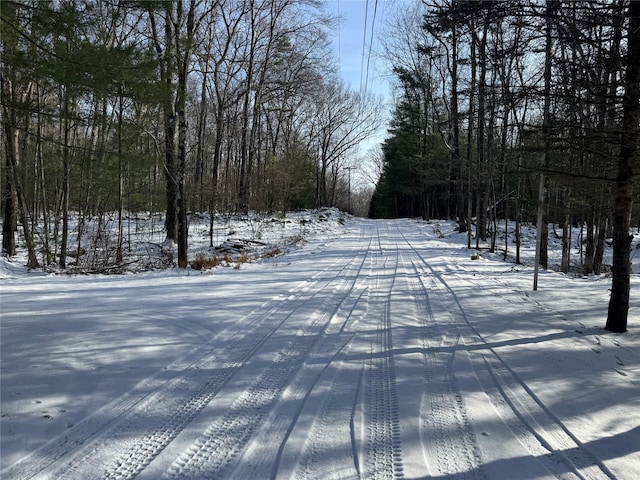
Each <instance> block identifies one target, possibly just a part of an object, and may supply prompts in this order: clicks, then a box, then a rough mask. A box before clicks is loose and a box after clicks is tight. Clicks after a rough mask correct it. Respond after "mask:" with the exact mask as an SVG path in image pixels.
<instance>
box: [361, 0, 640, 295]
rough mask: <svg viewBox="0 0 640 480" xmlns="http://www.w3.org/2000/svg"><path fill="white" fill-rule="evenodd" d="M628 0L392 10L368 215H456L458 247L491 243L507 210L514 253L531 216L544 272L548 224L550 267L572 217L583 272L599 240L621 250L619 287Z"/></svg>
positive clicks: (631, 23)
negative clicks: (385, 99)
mask: <svg viewBox="0 0 640 480" xmlns="http://www.w3.org/2000/svg"><path fill="white" fill-rule="evenodd" d="M637 3H638V2H629V1H623V0H616V1H566V2H561V1H550V0H548V1H546V2H545V1H500V0H497V1H454V0H441V1H436V0H424V1H423V2H421V3H420V4H416V5H415V6H414V8H412V9H407V10H404V11H402V12H399V15H398V16H397V17H396V18H395V19H394V21H393V22H391V26H390V29H389V32H388V35H387V36H386V37H385V38H386V44H385V48H386V55H387V58H388V60H389V62H390V63H391V64H392V65H393V72H394V74H395V78H396V85H397V98H396V103H395V111H394V116H393V122H392V126H391V128H390V131H389V134H390V135H389V138H388V139H387V140H386V142H385V143H384V145H383V147H382V152H383V171H382V175H381V178H380V181H379V182H378V184H377V187H376V191H375V193H374V196H373V199H372V202H371V206H370V216H372V217H397V216H411V217H413V216H422V217H425V218H428V217H437V218H442V217H448V218H457V219H458V221H459V224H460V231H461V232H465V231H466V232H467V234H468V237H467V238H468V246H469V247H470V248H471V247H473V246H475V248H478V247H479V246H482V247H488V248H490V249H491V251H495V250H496V249H497V248H498V247H499V245H497V243H498V238H497V232H498V229H497V228H496V222H498V219H506V218H508V219H512V220H515V222H516V232H515V233H516V239H517V241H516V246H515V247H516V250H515V252H516V259H517V261H519V246H520V242H519V239H520V225H521V222H523V221H528V222H536V223H539V224H540V227H541V230H542V231H541V232H540V233H541V235H540V237H541V239H542V245H541V248H540V258H539V260H540V262H539V263H540V264H541V265H542V266H543V267H544V268H546V267H547V254H546V252H547V248H546V239H547V238H548V233H547V231H546V228H545V226H546V225H548V224H549V223H552V224H554V225H557V234H558V235H559V236H561V237H562V239H563V256H562V265H561V268H562V271H564V272H567V271H568V270H569V266H570V243H569V238H570V230H571V228H572V226H578V225H581V226H584V229H585V254H584V261H583V266H582V269H583V273H584V274H590V273H596V274H599V273H601V272H602V271H603V263H602V262H603V252H604V246H605V241H606V239H608V238H609V239H610V238H612V237H613V238H614V247H615V246H616V242H617V246H618V249H617V251H618V252H622V253H623V254H624V251H626V255H627V256H626V259H625V258H624V257H620V258H618V265H617V266H616V260H615V258H614V284H615V275H616V273H618V274H621V275H622V277H621V279H622V280H624V278H626V280H625V281H626V289H627V290H626V291H627V293H628V285H629V283H628V274H629V256H628V252H629V244H630V239H629V238H628V236H629V226H630V222H629V219H630V218H631V217H633V220H634V223H635V225H636V226H638V225H640V209H639V208H638V206H637V205H638V203H637V200H638V192H637V190H635V191H634V190H633V177H634V175H637V172H638V170H637V169H638V159H637V155H635V157H634V153H633V152H634V151H635V149H636V148H637V142H638V128H639V125H638V88H639V87H638V69H639V67H638V64H639V63H640V57H639V56H638V48H639V47H638V44H637V42H638V32H637V30H638V5H637ZM634 42H635V43H634ZM625 142H626V143H625ZM621 145H622V149H621ZM625 145H626V147H625ZM625 148H626V150H625ZM634 199H635V200H636V203H635V205H636V207H635V209H634V210H632V200H634ZM538 215H540V216H539V217H538ZM537 218H540V221H537ZM616 227H617V232H618V233H616ZM474 244H475V245H474ZM506 248H507V245H504V249H505V254H506ZM614 256H615V254H614ZM614 290H615V289H614ZM612 299H613V297H612ZM612 301H613V300H612ZM625 301H626V302H627V304H628V296H627V297H626V300H625V298H624V296H623V297H622V298H617V300H616V302H622V303H621V307H622V308H623V307H624V302H625Z"/></svg>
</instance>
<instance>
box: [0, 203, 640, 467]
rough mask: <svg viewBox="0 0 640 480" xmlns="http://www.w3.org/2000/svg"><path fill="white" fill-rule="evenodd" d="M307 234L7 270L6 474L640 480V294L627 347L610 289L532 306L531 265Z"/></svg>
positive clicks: (352, 236)
mask: <svg viewBox="0 0 640 480" xmlns="http://www.w3.org/2000/svg"><path fill="white" fill-rule="evenodd" d="M301 215H302V216H300V215H299V216H292V217H290V219H289V220H288V221H287V220H285V219H280V221H276V220H274V221H270V222H269V223H267V222H264V223H254V224H251V225H249V224H247V222H245V226H244V227H241V226H238V225H236V226H233V234H234V235H235V236H236V237H237V238H249V236H250V233H251V235H253V236H252V238H253V239H256V238H258V236H257V235H256V232H259V238H260V241H261V242H264V243H265V244H266V245H265V246H264V249H263V251H271V252H273V251H274V248H273V246H274V245H279V249H280V250H282V251H283V252H284V253H283V254H281V255H277V256H270V255H266V254H263V255H262V258H260V259H259V260H254V261H251V262H247V263H241V262H239V261H235V260H233V259H232V258H229V259H228V261H226V262H225V263H224V264H223V265H226V266H220V267H217V268H215V269H212V270H202V271H195V270H178V269H171V270H158V271H147V272H143V273H136V274H125V275H106V276H105V275H103V276H98V275H76V276H69V275H53V274H42V273H40V274H38V273H27V272H25V271H24V270H23V269H22V268H20V267H19V266H18V264H17V263H9V262H6V261H4V260H3V261H2V262H3V263H2V264H1V265H2V266H1V268H0V278H1V280H0V288H1V302H2V303H1V313H2V323H1V341H2V345H1V347H2V351H1V355H2V366H1V372H0V373H1V381H2V385H1V386H2V389H1V401H2V418H1V424H0V425H1V428H2V430H1V444H0V447H1V455H2V457H1V459H2V465H1V467H0V468H1V470H0V477H1V478H2V479H7V480H8V479H28V478H38V479H61V478H64V479H83V480H84V479H98V478H118V479H123V478H140V479H161V478H164V479H187V478H194V479H214V478H222V479H227V478H228V479H250V478H255V479H265V478H278V479H280V478H282V479H284V478H295V479H314V478H347V479H352V478H385V479H386V478H434V479H445V478H446V479H450V480H458V479H474V478H478V479H480V478H490V479H534V478H535V479H542V478H562V479H598V478H620V479H638V478H640V294H639V293H638V292H639V291H640V276H639V275H637V274H636V275H634V277H633V279H632V300H631V310H630V318H629V332H627V333H625V334H612V333H608V332H606V331H604V330H603V329H602V327H603V325H604V322H605V319H606V309H607V302H608V288H609V287H610V279H609V278H606V277H605V276H601V277H588V278H582V277H568V276H564V275H562V274H559V273H555V272H541V276H540V280H539V290H538V291H537V292H532V291H531V286H532V281H533V280H532V271H533V269H532V267H531V266H530V265H531V261H530V259H531V255H532V253H531V248H530V246H528V247H527V248H526V249H525V251H524V252H523V254H524V256H525V260H527V262H528V265H525V266H516V265H514V264H512V263H505V262H503V261H502V260H501V257H500V256H499V255H493V256H492V255H489V254H485V253H484V252H483V258H482V259H481V260H475V261H474V260H471V258H470V257H471V255H470V252H469V251H468V250H466V249H465V248H463V247H462V245H464V243H465V241H466V239H465V238H463V236H461V235H460V234H457V233H455V232H454V231H453V225H452V224H451V223H448V222H422V221H415V220H394V221H373V220H364V219H352V218H348V219H347V221H346V222H343V221H342V219H343V217H342V215H339V214H338V213H337V212H335V211H329V212H325V213H324V214H323V217H322V218H320V217H318V215H317V214H311V213H309V214H301ZM304 215H307V216H304ZM224 228H225V229H226V230H229V229H230V228H231V226H230V225H229V224H228V225H225V226H224ZM242 228H244V230H242ZM205 230H206V228H204V227H202V237H203V238H204V237H206V233H205ZM250 231H251V232H250ZM192 232H193V230H192ZM196 232H197V230H196ZM226 233H227V234H231V233H232V232H231V231H227V232H226ZM220 235H221V237H224V236H225V235H223V234H220ZM303 237H304V238H306V241H300V239H301V238H303ZM194 238H196V239H197V238H198V236H197V235H195V236H194ZM220 240H224V238H221V239H220ZM154 241H155V240H154ZM159 241H160V242H161V240H159ZM206 241H208V237H207V238H206ZM205 243H206V242H205ZM192 245H193V249H194V250H195V251H197V249H198V247H197V245H196V244H195V241H193V240H192ZM254 245H256V244H254ZM528 245H529V244H528ZM201 248H202V252H207V254H209V253H211V252H210V250H207V248H206V245H205V246H203V247H201ZM510 248H512V245H511V246H510ZM635 251H637V250H635ZM256 256H257V255H256ZM638 256H640V253H639V254H638ZM635 263H640V258H639V259H637V260H635Z"/></svg>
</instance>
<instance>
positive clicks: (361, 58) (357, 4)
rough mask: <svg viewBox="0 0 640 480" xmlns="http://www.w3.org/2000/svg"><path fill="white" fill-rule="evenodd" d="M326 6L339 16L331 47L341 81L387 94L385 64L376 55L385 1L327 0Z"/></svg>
mask: <svg viewBox="0 0 640 480" xmlns="http://www.w3.org/2000/svg"><path fill="white" fill-rule="evenodd" d="M327 6H328V9H329V11H330V12H332V13H334V14H336V15H339V16H340V17H341V18H342V21H341V23H340V27H339V29H338V31H337V32H336V35H335V37H334V48H335V51H336V56H337V57H338V58H339V60H340V68H341V72H342V76H343V78H344V79H345V81H346V82H347V83H349V84H351V86H352V87H353V88H354V89H356V90H360V91H362V90H365V89H366V91H367V92H368V93H375V94H379V95H383V96H385V97H388V96H389V85H388V82H387V80H386V78H385V67H384V65H383V64H382V62H381V60H380V59H379V58H378V56H377V52H378V51H379V41H378V38H379V32H380V30H381V28H382V25H383V21H384V16H385V10H386V9H387V8H389V7H388V4H387V1H385V0H377V1H376V0H330V1H328V2H327ZM365 22H366V23H365ZM372 28H373V38H372ZM367 66H368V68H367Z"/></svg>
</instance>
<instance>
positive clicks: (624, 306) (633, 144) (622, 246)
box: [606, 2, 640, 333]
mask: <svg viewBox="0 0 640 480" xmlns="http://www.w3.org/2000/svg"><path fill="white" fill-rule="evenodd" d="M628 16H629V33H628V41H627V60H626V66H627V72H626V85H625V95H624V101H623V112H624V113H623V119H622V139H621V148H620V157H619V159H618V177H617V179H616V185H615V193H614V207H613V269H612V281H611V298H610V300H609V311H608V315H607V323H606V329H607V330H610V331H612V332H620V333H621V332H626V331H627V317H628V314H629V292H630V283H631V261H630V254H631V240H632V238H633V236H632V235H630V234H629V229H630V226H631V209H632V206H633V185H634V171H635V170H637V168H638V163H639V162H638V158H637V155H636V153H637V152H636V150H637V144H638V136H639V125H638V124H639V121H640V2H631V3H630V5H629V10H628Z"/></svg>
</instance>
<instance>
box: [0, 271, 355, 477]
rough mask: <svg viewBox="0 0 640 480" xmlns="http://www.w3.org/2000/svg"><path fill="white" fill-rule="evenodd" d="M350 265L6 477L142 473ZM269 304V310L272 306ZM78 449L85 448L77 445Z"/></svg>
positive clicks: (294, 292) (326, 274)
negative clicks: (261, 347) (299, 312)
mask: <svg viewBox="0 0 640 480" xmlns="http://www.w3.org/2000/svg"><path fill="white" fill-rule="evenodd" d="M344 266H345V263H344V258H339V259H336V260H335V261H334V262H333V263H332V264H331V265H329V266H328V267H326V268H324V269H323V270H321V271H320V272H318V273H317V274H315V275H314V276H313V278H312V279H311V280H307V281H304V282H301V283H300V284H298V285H297V286H296V287H294V288H293V289H291V290H290V291H289V295H288V296H287V297H286V298H282V296H277V297H274V298H272V299H270V300H268V301H266V302H265V303H264V304H263V305H261V307H260V308H258V309H256V310H254V311H253V312H251V313H249V314H248V315H247V317H245V318H247V320H245V321H243V322H238V324H240V323H242V324H243V325H244V324H245V322H246V330H245V329H243V330H242V331H237V332H233V331H232V332H230V331H228V330H225V331H223V332H221V333H219V334H218V335H216V336H215V337H214V338H213V339H212V343H213V344H223V345H225V346H224V347H220V348H214V349H208V350H207V351H205V352H204V353H203V352H202V351H198V353H197V354H195V355H190V356H189V357H188V361H183V362H180V363H178V364H175V365H171V366H170V370H167V371H163V372H160V374H159V375H158V377H157V378H156V377H152V378H151V379H147V380H144V381H143V382H142V384H139V386H138V387H136V389H134V390H135V391H134V392H133V393H131V392H130V393H129V394H127V395H125V396H123V397H120V398H118V399H116V400H114V401H113V402H112V403H111V404H109V405H108V406H107V407H106V409H102V410H100V411H99V412H97V413H96V415H94V416H92V417H89V418H88V419H87V420H86V421H83V422H80V424H78V425H77V428H74V429H73V430H72V431H71V432H66V434H65V436H64V438H62V439H56V440H55V441H52V442H50V443H48V444H47V445H45V447H43V448H42V449H40V450H39V451H38V452H36V454H35V455H32V456H30V457H29V458H28V459H25V460H24V461H21V462H19V464H16V465H15V466H14V467H13V468H11V469H9V470H8V471H7V472H3V475H6V477H7V478H12V479H13V478H15V479H28V478H34V477H35V476H36V475H38V474H40V477H39V478H82V479H85V478H95V476H96V474H95V472H96V471H97V470H98V469H100V468H102V471H103V473H102V475H101V476H100V478H114V479H131V478H135V476H137V475H138V474H139V473H140V472H141V471H142V470H143V469H144V468H145V467H146V466H147V465H148V464H149V463H150V462H151V460H153V458H155V457H156V456H157V455H158V454H159V452H160V451H161V450H162V449H163V448H165V447H166V446H167V445H168V444H169V443H170V442H171V441H172V440H173V439H174V438H175V437H176V436H177V435H178V434H179V433H180V431H181V430H182V429H183V428H184V427H185V426H186V425H187V424H188V423H189V422H190V421H191V420H192V419H193V418H194V417H195V416H196V415H197V414H198V412H199V411H201V410H202V409H203V408H204V407H205V406H206V405H207V403H208V402H209V401H211V399H212V398H213V397H214V396H215V395H216V394H217V393H218V392H219V391H220V389H221V388H222V387H223V386H224V385H225V384H226V383H227V382H228V381H229V379H230V378H231V377H232V376H233V374H234V373H235V372H237V371H238V370H239V369H240V368H241V367H242V366H243V365H244V364H245V363H246V362H247V361H248V360H249V359H250V358H251V356H252V355H253V354H254V353H255V352H256V351H257V350H258V349H259V348H260V346H262V345H263V344H264V343H265V342H266V341H267V340H268V339H269V338H270V337H271V336H272V335H273V334H274V332H275V331H277V330H278V328H280V326H281V325H282V324H283V323H284V322H285V321H286V319H287V318H288V317H289V316H290V315H291V314H292V313H293V312H294V311H295V310H297V309H298V308H299V307H300V304H301V303H305V302H308V301H310V300H312V299H313V298H314V297H316V296H318V295H321V294H322V293H323V292H324V291H325V290H326V289H327V288H328V287H329V286H331V283H332V281H333V280H334V279H335V278H338V277H339V275H340V272H342V270H343V269H344ZM336 267H337V268H336ZM269 307H270V308H269ZM265 308H269V310H267V312H265V311H264V309H265ZM274 319H276V321H274ZM225 337H228V338H225ZM194 357H195V358H194ZM176 372H177V373H176ZM212 372H213V373H212ZM98 414H99V415H98ZM92 438H94V440H93V441H91V439H92ZM78 447H80V450H78V451H75V450H77V449H78ZM69 455H70V458H68V459H67V460H64V457H65V456H69ZM89 472H90V473H89Z"/></svg>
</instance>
